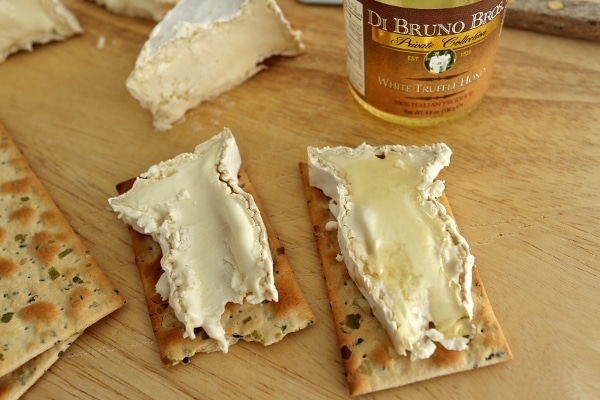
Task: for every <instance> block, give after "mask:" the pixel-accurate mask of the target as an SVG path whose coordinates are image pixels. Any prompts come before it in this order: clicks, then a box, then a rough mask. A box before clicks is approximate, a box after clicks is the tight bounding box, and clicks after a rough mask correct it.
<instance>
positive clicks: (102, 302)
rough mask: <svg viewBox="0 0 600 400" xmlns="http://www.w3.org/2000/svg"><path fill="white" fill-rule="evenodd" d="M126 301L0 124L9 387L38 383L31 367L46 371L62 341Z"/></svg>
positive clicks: (3, 356) (3, 349) (1, 353)
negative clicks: (16, 382) (15, 380)
mask: <svg viewBox="0 0 600 400" xmlns="http://www.w3.org/2000/svg"><path fill="white" fill-rule="evenodd" d="M124 302H125V300H124V299H123V297H122V296H120V295H119V294H118V293H117V291H116V290H115V288H114V287H113V285H112V283H111V281H110V280H109V278H108V277H107V276H106V275H105V274H104V272H103V271H102V270H101V269H100V267H99V265H98V264H97V262H96V261H95V260H94V258H93V257H92V256H91V255H90V253H89V252H88V250H87V249H86V248H85V246H84V245H83V243H82V242H81V240H80V239H79V237H78V236H77V234H76V233H75V232H74V231H73V229H72V227H71V226H70V225H69V223H68V222H67V220H66V219H65V217H64V216H63V215H62V213H61V212H60V210H59V209H58V207H57V206H56V204H55V203H54V202H53V201H52V199H51V198H50V196H49V195H48V193H47V192H46V190H45V188H44V187H43V185H42V184H41V182H40V181H39V180H38V178H37V176H36V175H35V173H34V172H33V171H32V169H31V168H30V166H29V164H28V163H27V161H26V159H25V158H24V157H23V155H22V154H21V152H20V151H19V149H18V148H17V146H16V144H15V143H14V142H13V140H12V138H11V137H10V136H9V134H8V132H7V131H6V129H5V128H4V126H3V125H1V124H0V380H1V381H2V384H1V385H2V388H3V390H4V389H5V388H6V387H8V386H12V385H13V383H14V382H13V383H10V382H11V381H14V379H17V380H18V381H19V382H20V383H19V384H20V385H21V384H22V385H23V386H24V387H23V388H21V389H25V388H26V387H28V385H31V384H32V383H33V382H34V381H35V379H37V378H39V375H38V374H37V373H34V374H30V373H28V372H27V370H29V371H32V370H35V369H38V372H39V368H42V369H47V368H48V367H49V365H50V364H51V363H52V362H53V361H55V360H56V354H57V351H60V348H61V346H64V345H65V344H66V343H69V342H71V341H72V340H74V339H75V338H76V337H77V335H79V334H80V333H81V332H83V330H84V329H86V328H88V327H89V326H91V325H92V324H94V323H95V322H97V321H98V320H100V319H101V318H103V317H105V316H106V315H108V314H110V313H111V312H113V311H115V310H116V309H118V308H119V307H121V306H122V305H123V304H124ZM44 352H47V355H46V356H41V357H39V358H37V357H38V356H40V355H41V354H43V353H44ZM19 369H21V370H20V371H19ZM13 387H14V386H13Z"/></svg>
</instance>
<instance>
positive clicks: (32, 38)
mask: <svg viewBox="0 0 600 400" xmlns="http://www.w3.org/2000/svg"><path fill="white" fill-rule="evenodd" d="M81 32H83V30H82V29H81V26H80V25H79V21H78V20H77V18H76V17H75V15H73V13H71V11H69V10H68V9H67V8H66V7H65V6H64V5H63V4H62V3H61V2H60V0H0V62H4V61H5V60H6V58H7V57H8V56H9V55H10V54H12V53H16V52H18V51H21V50H27V51H32V50H33V45H35V44H45V43H48V42H51V41H53V40H65V39H67V38H69V37H71V36H73V35H75V34H78V33H81Z"/></svg>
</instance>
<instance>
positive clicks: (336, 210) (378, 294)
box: [308, 144, 474, 360]
mask: <svg viewBox="0 0 600 400" xmlns="http://www.w3.org/2000/svg"><path fill="white" fill-rule="evenodd" d="M450 156H451V150H450V149H449V148H448V147H447V146H446V145H444V144H437V145H433V146H423V147H417V146H410V147H404V146H382V147H372V146H369V145H366V144H362V145H361V146H359V147H358V148H356V149H351V148H347V147H336V148H323V149H317V148H309V149H308V159H309V173H310V183H311V185H312V186H314V187H317V188H319V189H321V190H323V192H324V193H325V195H326V196H328V197H330V198H331V199H332V200H331V203H330V209H331V212H332V213H333V215H334V216H336V219H337V229H338V241H339V245H340V249H341V252H342V257H343V260H344V262H345V264H346V266H347V268H348V271H349V274H350V276H351V277H352V279H353V280H354V281H355V282H356V284H357V286H358V288H359V289H360V291H361V293H362V294H363V295H364V296H365V298H366V299H367V300H368V302H369V304H370V306H371V308H372V310H373V313H374V314H375V316H376V317H377V318H378V319H379V321H380V322H381V324H382V325H383V326H384V328H385V329H386V331H387V333H388V335H389V337H390V340H391V342H392V344H393V346H394V348H395V350H396V351H397V352H398V354H400V355H406V354H407V353H408V352H410V357H411V359H413V360H414V359H417V358H428V357H430V356H431V355H432V354H433V352H434V351H435V348H436V345H435V342H438V343H440V344H441V345H442V346H444V347H445V348H446V349H449V350H464V349H466V348H467V345H468V342H469V340H470V338H471V337H472V336H473V334H474V332H473V323H472V321H471V319H472V316H473V300H472V298H471V279H472V275H471V274H472V268H473V262H474V259H473V256H472V255H471V254H470V251H469V246H468V244H467V242H466V240H465V239H464V238H463V237H462V236H461V235H460V233H459V232H458V229H457V227H456V224H455V222H454V220H453V219H452V218H451V217H450V216H449V215H448V214H447V213H446V209H445V208H444V206H443V205H442V204H441V203H440V202H438V201H437V198H438V197H440V196H441V195H442V193H443V190H444V184H443V182H441V181H439V180H435V178H436V177H437V175H438V173H439V171H440V170H441V169H442V168H444V167H445V166H447V165H449V163H450Z"/></svg>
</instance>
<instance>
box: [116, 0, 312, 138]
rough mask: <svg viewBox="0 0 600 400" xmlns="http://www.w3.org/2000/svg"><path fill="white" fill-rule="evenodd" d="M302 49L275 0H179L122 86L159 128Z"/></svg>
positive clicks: (295, 32) (166, 125) (157, 29)
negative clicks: (271, 61) (278, 58)
mask: <svg viewBox="0 0 600 400" xmlns="http://www.w3.org/2000/svg"><path fill="white" fill-rule="evenodd" d="M303 48H304V46H303V44H302V42H301V40H300V33H299V32H298V31H293V30H292V29H291V26H290V24H289V22H288V21H287V20H286V19H285V17H284V16H283V13H282V12H281V9H280V8H279V6H278V5H277V3H275V1H274V0H182V1H181V2H179V3H178V4H177V6H175V8H173V9H172V10H171V11H169V12H168V13H167V15H166V16H165V17H164V18H163V20H162V21H161V22H160V23H159V24H158V25H157V26H156V27H155V28H154V30H153V31H152V33H151V34H150V38H149V39H148V41H147V42H146V43H145V44H144V46H143V48H142V50H141V52H140V54H139V56H138V59H137V61H136V64H135V68H134V69H133V71H132V72H131V74H130V76H129V77H128V79H127V82H126V85H127V88H128V90H129V92H130V93H131V95H132V96H133V97H135V98H136V99H138V100H139V102H140V104H141V105H142V107H144V108H147V109H149V110H150V111H151V112H152V114H153V117H154V127H155V129H157V130H159V131H165V130H168V129H170V128H171V126H172V124H173V123H174V122H177V121H178V120H180V119H182V118H183V116H184V114H185V112H186V111H187V110H189V109H190V108H193V107H196V106H197V105H198V104H200V103H201V102H203V101H206V100H209V99H211V98H213V97H215V96H217V95H219V94H221V93H223V92H225V91H227V90H229V89H231V88H233V87H234V86H237V85H239V84H241V83H242V82H244V81H245V80H247V79H248V78H250V77H251V76H253V75H254V74H256V73H257V72H259V71H260V70H262V69H263V68H265V66H264V65H263V64H261V62H262V61H263V60H264V59H266V58H268V57H271V56H273V55H276V54H278V55H288V56H291V55H295V54H298V53H299V52H300V51H301V50H302V49H303Z"/></svg>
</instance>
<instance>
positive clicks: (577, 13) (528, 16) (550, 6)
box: [504, 0, 600, 41]
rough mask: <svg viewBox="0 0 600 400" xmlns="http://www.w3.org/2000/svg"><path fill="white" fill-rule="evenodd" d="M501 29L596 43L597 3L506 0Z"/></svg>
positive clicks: (598, 32)
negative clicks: (512, 29)
mask: <svg viewBox="0 0 600 400" xmlns="http://www.w3.org/2000/svg"><path fill="white" fill-rule="evenodd" d="M504 26H507V27H510V28H520V29H527V30H531V31H536V32H542V33H548V34H552V35H560V36H567V37H572V38H579V39H586V40H593V41H600V0H509V5H508V9H507V11H506V17H505V19H504Z"/></svg>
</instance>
